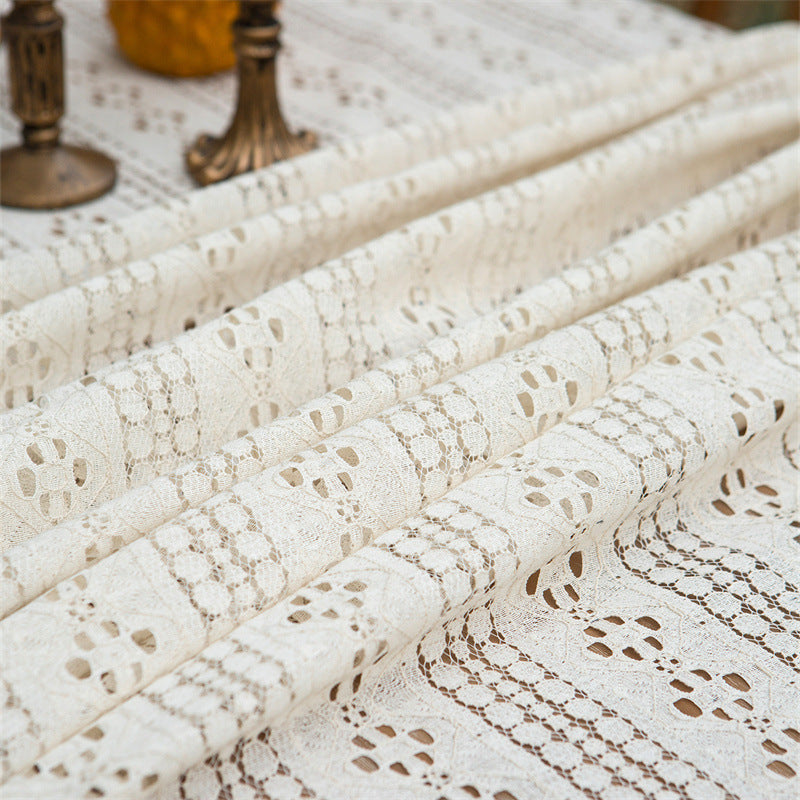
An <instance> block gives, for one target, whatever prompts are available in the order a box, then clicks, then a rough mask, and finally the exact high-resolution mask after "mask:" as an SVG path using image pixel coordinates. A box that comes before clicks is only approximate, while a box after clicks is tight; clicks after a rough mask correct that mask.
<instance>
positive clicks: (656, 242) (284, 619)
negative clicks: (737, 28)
mask: <svg viewBox="0 0 800 800" xmlns="http://www.w3.org/2000/svg"><path fill="white" fill-rule="evenodd" d="M404 7H405V6H403V7H397V13H398V14H400V17H399V19H400V20H402V19H403V13H404V11H403V8H404ZM612 7H613V8H623V7H622V6H617V4H616V3H615V4H613V5H612V4H609V6H607V8H612ZM298 8H302V6H299V5H298ZM347 8H349V9H350V10H351V11H353V7H352V6H349V5H348V6H347ZM393 8H395V7H390V6H386V9H385V10H386V13H390V12H391V10H392V9H393ZM436 8H437V9H438V8H439V7H438V6H437V7H436ZM495 8H496V9H499V10H501V11H502V12H503V14H504V15H506V16H503V15H502V14H501V18H503V19H507V20H514V25H513V28H512V27H511V26H510V22H509V26H510V27H509V29H508V30H511V29H516V30H521V29H522V25H523V23H522V22H521V21H520V20H521V19H522V17H521V16H519V15H520V14H521V9H522V8H523V7H522V6H521V5H510V4H504V5H501V4H498V5H497V6H496V7H495ZM547 8H548V9H550V11H551V12H552V13H554V12H553V11H552V10H553V9H554V8H558V9H560V10H561V11H563V10H564V7H562V6H560V5H559V6H552V7H551V6H547ZM577 8H580V6H577ZM591 8H592V9H597V8H598V6H597V5H593V6H592V7H591ZM625 8H629V9H630V8H633V6H630V5H626V6H625ZM321 9H322V10H321V11H320V12H319V14H320V18H321V19H325V14H326V11H325V9H326V5H325V4H321ZM457 9H458V10H456V8H452V10H451V12H450V13H451V14H452V15H453V17H455V16H457V15H458V14H464V15H468V14H469V13H472V14H478V13H482V9H483V6H478V5H477V4H476V5H470V4H467V3H465V4H464V5H463V6H461V5H459V6H458V7H457ZM353 13H355V12H353ZM382 13H384V11H383V9H381V10H378V7H377V6H369V7H367V8H365V9H364V18H365V19H366V18H368V17H369V16H370V15H371V14H382ZM431 13H434V14H435V13H438V11H437V12H431ZM586 13H587V14H588V15H590V16H589V17H587V19H588V18H590V17H591V15H592V14H595V13H597V14H598V17H597V19H600V18H601V16H602V15H600V14H599V12H596V11H594V10H593V11H591V12H589V11H587V12H586ZM515 15H516V16H515ZM310 16H315V15H314V14H310ZM579 16H580V15H579ZM543 18H546V15H545V17H543ZM667 19H669V20H672V19H677V18H675V17H672V16H669V17H667ZM398 24H400V23H399V22H398ZM597 24H598V25H599V23H597ZM576 30H580V26H577V28H576ZM587 30H588V29H587ZM351 33H352V31H351ZM595 33H596V32H595ZM376 35H377V34H376ZM507 35H509V36H510V35H511V34H510V33H508V34H507ZM520 35H521V34H520ZM575 35H577V34H575ZM586 35H587V37H588V33H587V34H586ZM394 41H395V42H397V41H400V40H399V39H397V40H394ZM391 42H392V40H389V41H388V42H387V44H386V48H387V50H390V49H391V47H390V45H391ZM365 46H366V45H365ZM583 50H588V46H587V45H586V44H584V45H583ZM393 52H394V53H395V55H396V54H397V53H398V52H399V51H397V50H394V51H393ZM397 57H398V58H399V56H397ZM376 58H377V57H376ZM393 58H394V56H393ZM797 58H798V30H797V26H791V25H787V26H779V27H775V28H767V29H763V30H759V31H755V32H751V33H749V34H745V35H740V36H725V37H719V40H718V41H713V42H712V41H694V42H692V43H690V45H689V46H686V47H683V48H679V49H673V50H670V51H668V52H665V53H658V54H655V55H647V56H644V57H641V58H639V59H638V60H635V61H629V60H625V61H622V62H618V63H612V64H607V65H605V66H602V67H597V68H595V69H592V70H591V71H578V72H577V73H575V74H574V75H573V76H572V77H563V78H559V79H558V80H546V81H541V82H540V83H538V84H536V85H532V86H523V87H522V88H520V89H518V90H517V91H515V92H512V93H510V94H502V95H501V94H499V93H498V92H497V91H496V90H493V91H491V92H490V94H491V95H492V98H491V99H490V100H488V101H486V102H479V103H473V104H458V105H456V106H455V107H454V109H453V110H452V111H446V112H442V111H440V112H438V113H436V114H433V115H427V116H424V117H423V118H422V119H421V121H420V122H418V123H407V124H404V125H401V126H399V127H394V128H390V129H386V130H382V131H378V132H376V133H374V134H372V135H369V136H367V137H361V138H357V139H354V138H349V139H348V140H347V141H345V142H342V143H340V144H338V145H335V146H329V147H323V148H321V149H319V150H318V151H316V152H314V153H311V154H309V155H307V156H304V157H302V158H299V159H295V160H293V161H290V162H286V163H284V164H280V165H277V166H275V167H274V168H271V169H269V170H264V171H262V172H259V173H254V174H251V175H247V176H243V177H240V178H237V179H235V180H233V181H230V182H226V183H224V184H221V185H218V186H215V187H211V188H209V189H206V190H203V191H199V192H194V193H190V194H187V195H184V196H182V197H179V198H176V199H174V200H170V201H167V200H164V198H163V197H162V198H160V204H159V205H156V206H148V207H147V208H145V209H143V210H141V211H139V212H137V213H136V214H134V215H131V216H129V217H127V218H124V219H121V220H119V221H117V222H115V223H113V224H106V225H100V226H96V227H94V228H92V229H90V230H89V231H87V232H86V233H84V234H80V235H78V236H76V237H74V238H71V239H65V240H62V241H60V242H59V243H55V244H53V245H52V246H50V247H48V248H45V249H39V250H35V251H30V252H28V253H24V254H19V255H17V256H15V257H13V258H11V259H8V260H6V261H5V262H3V263H2V265H0V270H1V273H0V274H2V291H3V295H2V297H3V308H4V313H3V314H2V316H0V342H2V365H3V367H2V374H0V381H1V382H2V386H0V400H2V413H0V530H1V531H2V540H1V542H2V544H1V545H0V546H1V547H2V552H1V553H0V617H2V621H0V675H1V676H2V690H3V697H2V702H3V714H2V719H0V768H1V769H0V778H2V781H3V786H2V793H3V794H2V796H3V798H4V800H22V798H28V799H32V798H63V800H71V799H72V798H87V799H88V798H101V797H102V798H137V797H154V798H158V800H179V798H180V799H181V800H186V798H191V800H240V799H241V798H248V799H252V800H256V799H257V798H258V799H263V798H331V799H333V798H342V799H344V798H347V799H348V800H349V798H357V799H363V800H373V798H409V799H410V798H430V800H439V798H446V799H447V800H461V799H462V798H464V799H468V798H487V799H488V798H493V800H529V799H530V800H533V799H534V798H540V797H544V798H553V799H554V800H556V799H560V798H581V800H582V799H583V798H592V800H628V798H658V800H662V799H666V798H675V800H678V799H685V798H691V800H712V799H714V800H716V799H717V798H718V799H719V800H729V799H730V798H747V799H748V800H749V798H764V799H765V800H766V798H769V800H772V799H773V798H779V799H780V800H789V799H790V798H794V797H796V795H797V790H798V782H799V781H800V779H798V775H797V773H798V772H800V758H799V756H800V687H798V681H797V667H798V663H797V662H798V639H800V592H798V586H800V535H799V534H798V527H800V518H799V517H800V515H798V503H797V500H798V498H797V486H798V480H797V479H798V475H797V470H798V464H800V452H799V451H800V436H798V419H797V410H798V409H797V406H798V391H797V390H798V383H799V382H800V381H799V379H800V364H799V363H798V361H799V359H798V350H799V348H798V344H799V341H798V340H799V338H800V337H799V332H798V318H799V317H800V314H799V313H798V312H800V292H799V291H798V277H800V276H799V275H798V267H799V266H800V236H799V235H798V230H797V228H798V224H799V223H800V191H799V190H798V180H799V178H800V170H799V169H798V165H799V163H800V140H798V62H797ZM389 63H394V61H393V60H392V61H391V62H389ZM103 202H111V201H110V200H107V201H103Z"/></svg>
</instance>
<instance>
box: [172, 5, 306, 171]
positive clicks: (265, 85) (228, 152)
mask: <svg viewBox="0 0 800 800" xmlns="http://www.w3.org/2000/svg"><path fill="white" fill-rule="evenodd" d="M277 5H278V3H277V2H276V0H242V2H241V8H240V12H239V17H238V19H237V20H236V21H235V22H234V24H233V38H234V49H235V50H236V56H237V69H238V73H239V88H238V98H237V102H236V110H235V112H234V115H233V119H232V121H231V124H230V127H229V128H228V130H227V131H226V132H225V133H224V134H223V135H222V136H221V137H213V136H208V135H206V134H203V135H202V136H200V137H199V138H198V139H197V141H196V142H195V144H194V145H193V146H192V147H191V148H190V150H189V151H188V152H187V154H186V165H187V167H188V168H189V172H190V173H191V174H192V176H193V177H194V179H195V180H196V181H197V182H198V183H200V184H202V185H206V184H209V183H216V182H217V181H221V180H223V179H225V178H230V177H231V176H232V175H239V174H240V173H242V172H248V171H249V170H253V169H258V168H260V167H266V166H269V165H270V164H272V163H273V162H275V161H280V160H282V159H285V158H292V157H293V156H298V155H301V154H302V153H305V152H307V151H308V150H310V149H311V148H313V147H314V145H315V143H316V137H315V136H314V134H312V133H308V132H306V131H301V132H300V133H296V134H295V133H292V132H291V131H290V130H289V129H288V127H287V126H286V123H285V122H284V120H283V117H282V115H281V110H280V106H279V104H278V91H277V85H276V81H275V60H276V57H277V55H278V51H279V50H280V47H281V44H280V30H281V25H280V23H279V22H278V20H277V19H276V18H275V7H276V6H277Z"/></svg>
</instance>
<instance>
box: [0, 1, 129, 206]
mask: <svg viewBox="0 0 800 800" xmlns="http://www.w3.org/2000/svg"><path fill="white" fill-rule="evenodd" d="M63 27H64V20H63V17H62V16H61V15H60V14H59V13H58V12H57V11H56V10H55V8H54V7H53V0H14V6H13V8H12V9H11V11H10V12H9V13H8V15H7V16H6V17H5V18H4V19H3V35H4V38H5V39H6V41H7V42H8V62H9V72H10V76H11V105H12V108H13V110H14V113H15V114H16V115H17V116H18V117H19V118H20V119H21V120H22V122H23V128H22V139H23V144H22V145H20V146H17V147H9V148H6V149H5V150H3V151H2V152H0V203H2V204H3V205H4V206H16V207H18V208H39V209H42V208H63V207H64V206H71V205H75V204H76V203H84V202H86V201H87V200H93V199H94V198H95V197H99V196H100V195H102V194H105V193H106V192H107V191H108V190H109V189H110V188H111V187H112V186H113V185H114V181H115V179H116V174H117V172H116V167H115V166H114V162H113V161H112V160H111V159H110V158H108V157H107V156H104V155H103V154H102V153H98V152H96V151H94V150H89V149H86V148H81V147H74V146H72V145H66V144H61V143H60V142H59V135H60V131H59V125H58V121H59V120H60V119H61V117H62V116H63V114H64V51H63V42H62V39H63V37H62V29H63Z"/></svg>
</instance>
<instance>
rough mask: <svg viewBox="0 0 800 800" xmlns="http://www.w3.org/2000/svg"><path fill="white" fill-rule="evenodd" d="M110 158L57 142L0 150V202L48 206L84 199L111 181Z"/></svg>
mask: <svg viewBox="0 0 800 800" xmlns="http://www.w3.org/2000/svg"><path fill="white" fill-rule="evenodd" d="M116 178H117V169H116V167H115V166H114V162H113V161H112V160H111V159H110V158H108V157H107V156H104V155H103V154H102V153H98V152H96V151H95V150H87V149H85V148H81V147H74V146H72V145H67V144H60V145H55V146H53V147H43V148H31V147H26V146H25V145H21V146H19V147H9V148H7V149H5V150H3V151H2V152H0V204H2V205H4V206H12V207H15V208H30V209H51V208H65V207H66V206H72V205H77V204H78V203H86V202H88V201H89V200H94V199H95V198H97V197H100V196H101V195H103V194H105V193H106V192H107V191H108V190H109V189H111V187H112V186H113V185H114V182H115V181H116Z"/></svg>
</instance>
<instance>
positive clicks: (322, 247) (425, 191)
mask: <svg viewBox="0 0 800 800" xmlns="http://www.w3.org/2000/svg"><path fill="white" fill-rule="evenodd" d="M692 78H694V79H689V80H687V79H685V78H683V79H682V78H679V77H676V76H669V77H667V78H664V79H662V80H661V81H659V83H657V84H654V85H651V86H649V87H648V88H647V89H646V90H644V91H643V92H638V93H635V94H628V95H621V96H615V97H613V98H612V99H610V100H607V101H604V102H602V103H596V104H594V105H592V106H588V107H585V108H581V109H578V110H576V111H573V112H570V113H568V114H566V115H565V116H560V117H555V118H554V119H552V120H551V121H549V122H547V123H539V124H538V125H534V126H532V127H525V128H522V129H519V130H515V131H514V132H513V133H511V134H509V135H508V136H505V137H503V138H500V139H495V140H492V141H491V142H489V143H487V144H484V145H481V146H479V147H474V148H471V149H462V150H456V151H455V152H453V153H449V154H447V155H446V156H440V157H439V158H437V159H433V160H429V161H424V162H422V163H420V164H418V165H417V166H415V167H412V168H410V169H407V170H404V171H401V172H399V173H395V174H393V175H391V176H389V177H387V178H383V179H377V180H372V181H368V182H364V183H359V184H355V185H352V186H348V187H347V188H345V189H342V190H341V191H339V192H336V193H327V194H322V195H320V196H317V197H315V198H314V199H313V200H309V201H306V202H305V203H302V204H300V205H286V206H282V207H281V208H279V209H277V210H275V211H274V212H273V213H271V214H266V215H262V216H259V217H253V218H249V219H247V220H244V221H242V222H241V223H240V224H238V225H236V226H233V227H228V228H225V229H223V230H219V231H216V232H214V233H213V234H208V235H206V236H204V237H200V238H198V239H194V240H192V241H191V242H190V243H187V244H184V245H181V246H178V247H175V248H173V249H171V250H168V251H166V252H163V253H159V254H158V255H156V256H153V257H151V258H149V259H146V260H143V261H135V262H132V263H130V264H127V265H125V266H121V267H118V268H116V269H111V270H109V271H108V272H105V273H104V274H103V275H102V276H97V277H95V278H92V279H90V280H88V281H84V282H82V283H80V284H77V285H75V286H72V287H68V288H66V289H64V290H63V291H60V292H53V293H51V294H49V295H47V297H45V298H42V299H40V300H38V301H36V302H33V303H29V304H28V305H26V306H25V307H23V308H21V309H19V310H16V311H11V312H8V313H7V314H4V315H3V316H2V317H0V341H2V342H3V349H2V354H3V363H4V364H5V367H4V368H3V369H2V370H1V371H0V397H3V398H4V400H5V406H6V409H10V408H13V407H15V406H17V405H21V404H23V403H25V402H30V401H31V400H35V399H38V398H39V397H40V396H41V395H42V394H43V393H44V392H46V391H47V390H48V389H52V388H54V387H57V386H60V385H62V384H64V383H67V382H69V381H71V380H75V379H77V378H80V377H81V376H83V375H86V374H87V373H89V372H96V371H97V370H99V369H101V368H102V367H104V366H106V365H107V364H110V363H113V362H115V361H119V360H122V359H124V358H126V357H128V356H129V355H131V354H132V353H133V352H136V351H138V350H141V349H143V348H145V347H150V346H152V345H154V344H159V343H161V342H163V341H166V340H168V339H171V338H173V337H174V336H177V335H178V334H180V333H182V332H183V331H184V330H187V329H190V328H194V327H197V326H199V325H203V324H204V323H206V322H208V321H209V320H211V319H214V318H215V317H218V316H220V315H221V314H222V313H224V312H225V311H227V310H230V309H231V308H232V307H234V306H239V305H241V304H243V303H246V302H247V301H250V300H253V299H254V298H255V297H257V296H258V295H260V294H262V293H263V292H265V291H266V290H267V289H269V288H271V287H272V286H276V285H278V284H280V283H282V282H283V281H285V280H288V279H289V278H291V277H294V276H295V275H297V274H299V273H300V272H302V271H304V270H308V269H310V268H312V267H315V266H317V265H319V264H320V263H322V262H324V261H329V260H331V259H333V258H336V257H338V256H341V255H342V254H343V253H345V252H346V251H348V250H352V249H353V248H355V247H357V246H359V245H361V244H364V243H365V242H368V241H370V240H371V239H375V238H377V237H378V236H380V235H382V234H384V233H387V232H388V231H390V230H392V229H394V228H397V227H399V226H401V225H403V224H405V223H408V222H411V221H413V220H414V219H416V218H418V217H422V216H427V215H429V214H432V213H433V212H435V211H437V210H438V209H441V208H443V207H445V206H448V205H452V204H454V203H456V202H459V201H461V200H465V199H467V198H469V197H471V196H475V195H477V194H480V193H483V192H486V191H488V190H490V189H493V188H496V187H498V186H501V185H502V184H505V183H510V182H512V181H515V180H518V179H520V178H522V177H524V176H526V175H529V174H530V173H533V172H535V171H537V170H542V169H543V168H546V167H549V166H553V165H554V164H555V163H557V162H559V161H563V160H566V159H567V158H569V157H572V156H575V155H576V154H578V153H580V152H582V151H584V150H587V149H589V148H590V147H591V146H594V145H597V144H599V143H601V142H603V141H606V140H608V139H610V138H612V137H613V136H618V135H621V134H623V133H626V132H627V131H629V130H630V129H632V128H635V127H637V126H640V125H642V124H644V123H646V122H648V121H650V120H652V119H653V118H654V117H657V116H662V115H664V114H667V113H669V112H670V111H672V110H674V109H675V108H677V107H679V106H681V105H682V104H684V103H686V102H687V101H688V100H691V99H693V98H694V97H695V96H697V95H698V94H702V92H703V91H704V90H706V89H708V86H709V83H710V80H709V78H708V76H704V75H700V76H696V77H695V76H692ZM703 78H705V80H703ZM714 80H715V82H716V83H718V82H719V79H718V77H717V76H714ZM714 88H715V91H713V92H712V93H711V94H710V95H709V96H707V97H706V98H705V99H704V101H703V103H702V106H703V107H705V108H706V109H707V110H706V113H709V114H710V113H713V112H719V111H724V110H729V109H731V108H736V107H737V106H738V105H739V104H741V103H742V102H743V101H745V99H746V98H747V97H748V95H749V94H750V92H751V91H752V89H753V88H755V89H756V90H757V91H758V93H759V96H760V100H759V102H761V103H763V102H765V101H767V100H770V99H778V98H779V97H781V96H792V95H796V94H797V76H796V71H795V70H793V69H792V68H791V65H789V64H788V63H787V64H786V65H784V66H782V67H780V68H778V69H773V70H771V71H768V72H766V73H764V74H762V75H759V76H757V77H755V78H753V79H748V80H747V81H744V82H740V83H737V84H735V85H734V87H733V88H729V87H725V88H723V89H722V90H719V89H717V88H716V86H714Z"/></svg>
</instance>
